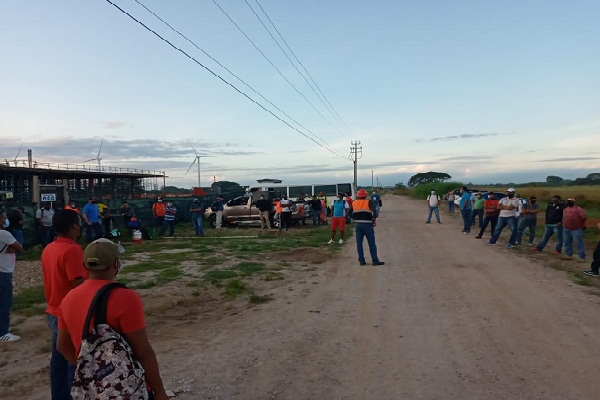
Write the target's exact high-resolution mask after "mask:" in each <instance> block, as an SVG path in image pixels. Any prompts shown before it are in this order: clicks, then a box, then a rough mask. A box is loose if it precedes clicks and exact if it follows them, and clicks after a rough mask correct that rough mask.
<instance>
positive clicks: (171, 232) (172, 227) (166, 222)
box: [158, 219, 175, 236]
mask: <svg viewBox="0 0 600 400" xmlns="http://www.w3.org/2000/svg"><path fill="white" fill-rule="evenodd" d="M167 226H168V227H169V236H173V235H174V234H175V220H172V221H169V220H166V219H165V220H164V221H163V224H162V227H161V228H160V233H159V234H158V236H163V235H164V234H165V231H166V230H167Z"/></svg>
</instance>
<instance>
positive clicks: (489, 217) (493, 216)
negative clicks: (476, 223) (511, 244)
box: [475, 192, 500, 239]
mask: <svg viewBox="0 0 600 400" xmlns="http://www.w3.org/2000/svg"><path fill="white" fill-rule="evenodd" d="M483 211H484V212H485V217H484V218H483V225H482V226H481V229H480V230H479V234H478V235H477V236H475V239H481V238H482V237H483V232H485V228H487V226H488V224H489V223H491V224H492V228H491V229H492V235H493V234H494V230H495V229H496V223H497V222H498V214H499V213H500V210H498V200H497V199H496V194H495V193H494V192H489V193H488V198H487V200H486V201H485V202H484V203H483Z"/></svg>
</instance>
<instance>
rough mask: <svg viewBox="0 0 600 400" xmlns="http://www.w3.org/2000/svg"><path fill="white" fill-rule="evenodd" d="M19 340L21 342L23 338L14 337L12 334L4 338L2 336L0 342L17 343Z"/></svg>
mask: <svg viewBox="0 0 600 400" xmlns="http://www.w3.org/2000/svg"><path fill="white" fill-rule="evenodd" d="M19 340H21V336H17V335H13V334H12V333H10V332H8V333H7V334H5V335H4V336H0V342H17V341H19Z"/></svg>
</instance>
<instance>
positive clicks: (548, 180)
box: [546, 175, 564, 185]
mask: <svg viewBox="0 0 600 400" xmlns="http://www.w3.org/2000/svg"><path fill="white" fill-rule="evenodd" d="M546 183H550V184H553V185H560V184H562V183H564V179H563V178H561V177H560V176H556V175H548V176H547V177H546Z"/></svg>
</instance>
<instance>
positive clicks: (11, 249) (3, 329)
mask: <svg viewBox="0 0 600 400" xmlns="http://www.w3.org/2000/svg"><path fill="white" fill-rule="evenodd" d="M6 228H8V218H7V216H6V214H5V213H4V212H0V343H8V342H16V341H19V340H21V337H20V336H17V335H15V334H13V333H11V332H10V309H11V308H12V304H13V273H14V272H15V266H16V264H17V259H16V253H19V252H21V251H23V246H22V245H21V243H19V241H18V240H17V239H15V237H14V236H13V235H12V234H11V233H10V232H9V231H7V230H6Z"/></svg>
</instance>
